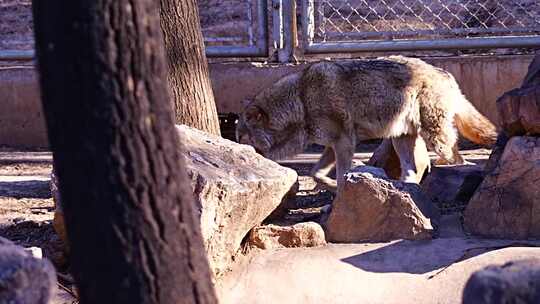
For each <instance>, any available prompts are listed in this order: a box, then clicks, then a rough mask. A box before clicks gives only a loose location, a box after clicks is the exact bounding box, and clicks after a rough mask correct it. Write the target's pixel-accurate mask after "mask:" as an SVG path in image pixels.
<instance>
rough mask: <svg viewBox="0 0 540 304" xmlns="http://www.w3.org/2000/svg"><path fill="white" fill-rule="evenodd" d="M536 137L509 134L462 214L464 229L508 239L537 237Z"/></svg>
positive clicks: (539, 147)
mask: <svg viewBox="0 0 540 304" xmlns="http://www.w3.org/2000/svg"><path fill="white" fill-rule="evenodd" d="M539 182H540V138H537V137H513V138H511V139H510V140H509V141H508V143H507V145H506V148H505V149H504V153H503V154H502V156H501V159H500V162H499V164H498V166H497V167H496V168H495V170H493V172H491V173H489V174H488V175H487V176H486V178H485V179H484V181H483V182H482V184H481V185H480V187H479V188H478V190H477V191H476V193H475V194H474V196H473V197H472V199H471V201H470V202H469V205H468V206H467V209H466V210H465V214H464V217H465V219H464V224H465V228H466V230H467V231H469V232H470V233H473V234H477V235H481V236H485V237H493V238H509V239H526V238H540V187H539V185H540V183H539Z"/></svg>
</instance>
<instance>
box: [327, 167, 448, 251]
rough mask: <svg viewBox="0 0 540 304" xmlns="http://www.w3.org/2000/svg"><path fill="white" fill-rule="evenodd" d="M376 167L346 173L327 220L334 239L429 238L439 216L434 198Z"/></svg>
mask: <svg viewBox="0 0 540 304" xmlns="http://www.w3.org/2000/svg"><path fill="white" fill-rule="evenodd" d="M381 171H382V170H381V169H379V168H374V167H369V166H363V167H357V168H354V169H352V170H351V171H350V172H349V173H347V174H346V179H345V184H344V187H343V189H341V191H340V192H339V193H338V195H337V197H336V199H335V200H334V203H333V206H332V212H331V213H330V216H329V218H328V222H327V224H326V228H327V231H326V232H327V239H328V240H329V241H333V242H359V241H388V240H394V239H429V238H431V237H432V235H433V233H434V230H435V226H436V225H437V223H438V220H439V213H438V210H437V209H436V207H435V206H434V205H433V202H431V200H430V199H429V198H428V197H427V196H426V195H425V194H424V193H422V191H421V189H420V186H418V185H416V184H409V183H402V182H400V181H395V180H389V179H388V178H387V177H386V175H385V174H384V172H381Z"/></svg>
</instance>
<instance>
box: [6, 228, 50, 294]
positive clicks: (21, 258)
mask: <svg viewBox="0 0 540 304" xmlns="http://www.w3.org/2000/svg"><path fill="white" fill-rule="evenodd" d="M55 288H56V272H55V270H54V267H53V266H52V264H51V263H50V262H49V261H47V260H44V259H37V258H35V257H33V256H32V254H31V253H30V252H28V251H25V250H24V249H23V248H22V247H19V246H15V245H14V244H13V243H11V242H10V241H8V240H6V239H4V238H0V303H12V304H48V303H49V300H50V299H51V298H52V295H53V291H54V289H55Z"/></svg>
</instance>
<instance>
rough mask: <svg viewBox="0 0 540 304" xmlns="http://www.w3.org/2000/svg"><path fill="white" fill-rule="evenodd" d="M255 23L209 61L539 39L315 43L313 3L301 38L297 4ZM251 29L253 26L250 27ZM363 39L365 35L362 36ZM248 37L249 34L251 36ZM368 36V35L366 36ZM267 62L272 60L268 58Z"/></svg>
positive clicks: (261, 4) (287, 1)
mask: <svg viewBox="0 0 540 304" xmlns="http://www.w3.org/2000/svg"><path fill="white" fill-rule="evenodd" d="M255 1H256V12H257V22H256V23H255V26H256V29H253V28H252V29H250V31H253V32H254V33H253V35H254V37H255V44H253V45H237V46H208V47H206V55H207V56H208V57H214V58H215V57H236V58H241V57H259V58H261V57H263V58H269V57H270V51H271V50H275V51H276V53H277V58H276V59H277V61H278V62H282V63H286V62H291V61H293V58H294V56H293V55H294V53H295V49H296V48H297V47H298V42H297V41H298V39H299V37H300V38H301V40H302V41H301V45H300V49H299V53H303V54H305V55H310V54H324V53H353V52H377V51H429V50H451V49H496V48H536V47H540V35H529V36H507V37H475V38H447V39H432V40H427V39H417V40H414V39H413V40H380V41H361V40H356V41H350V42H316V41H315V40H314V37H315V30H316V29H315V17H316V15H315V0H298V1H299V2H301V18H302V20H301V25H302V32H301V35H298V34H297V29H296V1H297V0H255ZM268 2H270V3H271V8H272V20H273V24H272V34H273V35H272V38H271V39H272V41H271V43H272V45H270V42H269V24H268V23H269V16H268V10H269V8H268V4H267V3H268ZM250 26H253V24H251V25H250ZM363 34H364V35H366V33H363ZM250 35H251V33H250ZM367 35H369V33H367ZM34 57H35V54H34V51H10V50H0V60H33V59H34ZM270 60H274V59H273V58H271V59H270Z"/></svg>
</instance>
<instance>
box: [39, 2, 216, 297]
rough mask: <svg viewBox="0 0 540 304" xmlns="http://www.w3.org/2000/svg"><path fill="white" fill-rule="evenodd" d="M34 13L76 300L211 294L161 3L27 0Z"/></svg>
mask: <svg viewBox="0 0 540 304" xmlns="http://www.w3.org/2000/svg"><path fill="white" fill-rule="evenodd" d="M33 10H34V23H35V27H34V28H35V29H36V43H37V54H38V62H39V70H40V75H41V88H42V100H43V108H44V112H45V116H46V122H47V127H48V133H49V138H50V144H51V148H52V150H53V152H54V162H55V163H54V165H55V169H56V172H57V173H58V179H59V182H60V193H61V196H62V200H63V207H64V212H65V217H66V225H67V234H68V238H69V243H70V245H71V257H72V260H71V262H72V270H73V273H74V276H75V279H76V282H77V285H78V287H79V291H80V296H81V303H100V304H103V303H130V304H133V303H137V304H141V303H145V304H146V303H162V304H165V303H167V304H168V303H215V302H216V299H215V295H214V291H213V287H212V285H211V282H210V271H209V267H208V262H207V261H206V255H205V251H204V248H203V244H202V238H201V236H200V228H199V223H198V220H197V219H196V218H195V216H194V214H193V210H192V208H193V205H192V198H191V191H190V190H191V189H190V185H189V183H188V180H187V178H186V175H185V167H184V163H183V161H182V159H181V157H180V153H179V151H178V148H179V145H178V141H179V139H178V138H177V133H176V131H175V128H174V124H173V116H172V114H171V106H170V102H169V96H168V92H167V82H166V64H165V57H164V51H163V47H162V41H163V40H162V36H161V30H160V26H159V4H158V3H157V2H155V1H152V0H139V1H133V0H92V1H89V0H86V1H83V0H81V1H59V0H35V1H34V2H33ZM181 30H184V31H188V30H190V29H189V28H183V29H181Z"/></svg>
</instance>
